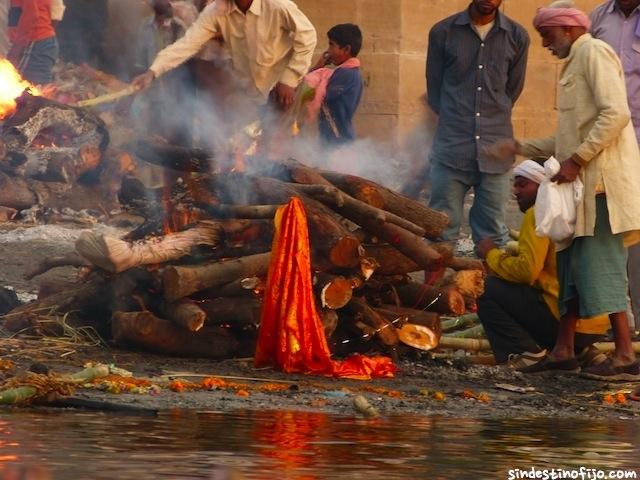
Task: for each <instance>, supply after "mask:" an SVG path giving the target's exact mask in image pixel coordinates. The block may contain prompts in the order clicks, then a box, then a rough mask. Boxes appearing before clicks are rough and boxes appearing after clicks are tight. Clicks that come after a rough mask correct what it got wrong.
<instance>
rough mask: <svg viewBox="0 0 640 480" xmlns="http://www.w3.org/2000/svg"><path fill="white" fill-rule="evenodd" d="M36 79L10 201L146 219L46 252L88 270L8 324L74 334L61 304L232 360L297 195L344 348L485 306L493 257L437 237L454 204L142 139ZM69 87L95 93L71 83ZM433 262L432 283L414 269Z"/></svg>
mask: <svg viewBox="0 0 640 480" xmlns="http://www.w3.org/2000/svg"><path fill="white" fill-rule="evenodd" d="M87 71H88V70H84V71H83V73H84V74H86V72H87ZM93 78H94V80H95V81H97V82H98V83H99V84H100V85H102V86H104V85H105V83H109V82H107V81H106V80H105V79H108V78H109V77H108V76H102V77H101V76H100V75H97V74H93ZM96 79H101V80H96ZM66 85H67V88H69V85H71V86H72V88H73V86H74V82H73V81H72V80H70V79H69V78H67V80H66ZM111 85H112V86H111V87H109V89H110V91H113V90H114V89H117V88H120V87H121V85H119V84H117V81H113V83H111ZM20 86H21V87H23V88H22V89H21V90H20V91H18V92H17V93H16V94H15V95H16V97H17V98H16V103H15V106H12V107H11V108H10V109H8V110H7V112H8V113H7V116H6V119H5V121H4V124H3V126H2V133H1V135H0V141H1V143H0V144H1V145H2V151H1V152H0V154H1V155H0V156H1V157H2V160H1V161H0V170H1V171H0V183H1V186H2V188H0V206H2V207H5V208H8V209H13V211H14V212H18V211H20V210H25V209H28V208H31V207H33V206H34V205H38V206H40V207H46V208H47V209H58V210H60V209H62V208H64V207H70V208H76V209H80V208H94V209H96V210H101V211H111V210H112V209H116V208H119V209H121V210H123V211H126V212H127V213H128V214H130V215H133V216H135V217H137V218H139V219H140V222H139V224H138V226H137V227H136V228H134V229H133V230H131V231H130V232H129V233H128V234H126V235H125V236H123V237H122V238H116V237H111V236H107V235H101V234H97V233H96V232H94V231H86V232H83V233H82V235H81V236H80V238H79V239H78V241H77V242H76V252H73V253H70V254H69V255H68V256H66V257H64V258H50V259H48V260H47V261H46V262H44V263H43V264H42V265H39V266H37V267H36V268H35V270H34V273H33V275H36V274H38V273H41V272H44V271H46V270H48V269H50V268H54V267H57V266H61V265H73V266H75V267H78V269H79V270H78V280H77V282H76V283H75V284H74V285H72V286H60V288H55V287H53V288H52V287H51V286H50V285H49V286H48V288H47V289H46V291H42V292H41V295H40V297H39V298H38V300H37V301H34V302H32V303H29V304H26V305H22V306H20V307H18V308H16V309H15V310H13V311H12V312H11V313H10V314H8V315H6V316H5V317H4V321H3V328H4V329H5V330H8V331H11V332H29V333H31V334H33V333H34V332H38V333H41V334H47V335H51V334H55V333H59V332H60V330H61V328H62V327H61V325H59V324H56V323H55V322H53V323H52V322H51V321H50V319H51V318H52V317H55V316H60V317H64V319H65V322H71V323H72V324H73V325H77V326H86V325H90V326H92V327H94V328H95V329H96V330H98V331H99V332H100V333H101V335H102V336H103V337H104V338H107V339H110V340H111V341H113V342H114V343H116V344H123V345H136V346H139V347H143V348H146V349H150V350H153V351H157V352H162V353H168V354H177V355H189V356H200V357H208V358H216V359H220V358H228V357H233V356H237V355H242V356H247V355H251V354H252V353H253V351H254V348H255V342H256V337H257V327H258V325H259V322H260V313H261V298H262V294H263V291H264V286H265V281H266V275H267V270H268V267H269V261H270V255H271V253H270V251H271V243H272V239H273V235H274V227H273V218H274V215H275V214H276V211H277V209H278V208H279V207H280V206H282V205H284V204H286V203H287V202H289V200H290V199H291V198H292V197H298V198H300V199H301V200H302V203H303V204H304V208H305V211H306V215H307V218H308V223H309V231H310V238H311V248H312V264H313V270H314V272H315V274H314V279H313V283H314V296H315V299H316V302H317V309H318V311H319V313H320V316H321V318H322V321H323V325H324V329H325V334H326V336H327V338H328V339H329V344H330V345H331V347H332V350H333V351H334V352H335V353H338V354H341V355H344V354H348V353H350V352H355V351H360V352H366V351H384V352H388V353H391V354H394V355H395V354H396V353H397V347H398V346H399V343H400V340H402V341H403V346H402V348H409V347H407V346H406V345H414V346H416V347H419V348H423V349H429V348H434V347H435V346H437V344H438V342H439V341H440V337H441V333H442V329H441V322H440V315H442V314H444V315H453V316H460V315H463V314H464V313H465V312H467V311H469V310H473V308H474V305H475V300H476V299H477V297H478V296H479V295H480V294H481V293H482V288H483V270H482V264H481V263H480V262H479V261H476V260H472V259H465V258H457V257H454V256H453V250H452V247H451V246H450V245H447V244H440V243H437V242H435V241H434V240H435V239H437V238H438V237H440V236H441V234H442V232H443V229H444V228H445V227H446V225H447V222H448V219H447V217H446V215H444V214H442V213H440V212H436V211H433V210H431V209H429V208H427V207H425V206H424V205H423V204H421V203H419V202H417V201H414V200H412V199H410V198H408V197H405V196H403V195H401V194H399V193H396V192H394V191H392V190H390V189H388V188H385V187H384V186H382V185H379V184H377V183H375V182H372V181H369V180H367V179H364V178H361V177H356V176H352V175H346V174H342V173H338V172H333V171H323V170H319V169H315V168H311V167H308V166H306V165H304V164H302V163H300V162H298V161H296V160H293V159H283V160H277V161H274V160H272V159H269V160H266V159H262V158H259V157H258V156H257V155H254V156H250V155H248V156H245V157H243V158H242V168H238V166H237V165H235V166H234V167H233V168H229V162H228V161H227V160H226V159H225V160H224V161H218V160H217V159H216V158H214V155H213V154H212V153H211V152H208V151H207V150H203V149H198V148H187V147H182V146H174V145H170V144H167V143H166V142H162V141H160V140H158V139H150V138H142V137H141V138H132V136H131V135H130V134H129V135H127V134H123V132H122V129H120V130H118V124H117V122H109V121H108V117H107V122H105V119H104V116H103V117H102V118H101V117H100V116H98V115H97V114H95V113H93V112H92V111H90V110H88V109H85V108H80V107H77V106H72V105H67V104H65V103H62V102H59V101H56V100H52V99H49V98H46V97H45V96H42V95H38V94H37V93H38V92H35V91H28V90H26V91H24V92H23V90H24V88H26V87H28V85H20ZM75 87H77V84H75ZM109 89H108V90H109ZM78 91H81V89H79V88H78ZM56 95H58V98H60V99H62V100H65V101H72V102H76V101H77V100H78V99H79V95H77V94H75V96H74V94H73V93H70V92H69V91H65V90H64V89H58V90H57V92H56ZM87 96H91V95H87V93H86V92H85V93H83V95H82V98H87ZM67 97H68V98H67ZM114 131H115V132H116V133H115V134H114ZM114 137H117V139H118V140H117V141H115V142H114V141H113V138H114ZM234 155H235V153H234ZM145 162H146V163H150V164H153V165H155V166H159V167H161V168H163V169H165V170H166V171H167V174H166V175H165V185H164V186H161V187H150V186H147V185H145V183H144V182H142V181H141V180H140V179H139V178H137V177H136V165H141V164H144V163H145ZM14 214H15V213H14ZM420 271H425V272H426V277H428V279H429V282H428V283H423V282H421V281H420V282H419V281H416V280H415V276H414V277H412V276H410V275H409V274H411V273H412V272H420ZM44 318H46V319H47V320H46V321H43V319H44Z"/></svg>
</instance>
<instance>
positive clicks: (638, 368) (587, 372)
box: [581, 358, 640, 382]
mask: <svg viewBox="0 0 640 480" xmlns="http://www.w3.org/2000/svg"><path fill="white" fill-rule="evenodd" d="M581 375H582V376H583V377H585V378H591V379H593V380H604V381H605V382H637V381H638V380H640V362H638V361H635V362H633V363H630V364H629V365H618V366H617V365H614V364H613V361H612V360H611V359H610V358H608V359H607V361H606V362H602V363H601V364H599V365H592V366H590V367H586V368H584V369H583V370H582V374H581Z"/></svg>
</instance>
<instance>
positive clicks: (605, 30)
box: [591, 0, 640, 141]
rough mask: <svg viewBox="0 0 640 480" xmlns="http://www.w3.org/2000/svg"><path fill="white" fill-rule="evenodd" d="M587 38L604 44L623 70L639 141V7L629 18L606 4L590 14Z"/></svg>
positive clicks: (608, 3)
mask: <svg viewBox="0 0 640 480" xmlns="http://www.w3.org/2000/svg"><path fill="white" fill-rule="evenodd" d="M591 22H592V25H591V34H592V35H593V36H594V37H595V38H599V39H600V40H603V41H605V42H607V43H608V44H609V45H610V46H611V47H612V48H613V49H614V50H615V51H616V53H617V54H618V56H619V57H620V61H621V62H622V67H623V69H624V77H625V83H626V86H627V99H628V101H629V109H630V110H631V120H632V121H633V126H634V128H635V132H636V137H637V138H638V140H639V141H640V7H638V8H636V9H635V10H634V11H633V12H631V15H629V17H625V16H624V13H622V11H621V10H620V9H619V8H618V7H617V5H616V1H615V0H609V1H607V2H605V3H603V4H602V5H600V6H599V7H597V8H596V9H595V10H594V11H593V12H592V13H591Z"/></svg>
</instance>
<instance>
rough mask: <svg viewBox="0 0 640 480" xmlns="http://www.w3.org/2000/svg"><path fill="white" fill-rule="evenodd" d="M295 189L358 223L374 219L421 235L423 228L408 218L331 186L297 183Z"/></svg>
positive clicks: (423, 232)
mask: <svg viewBox="0 0 640 480" xmlns="http://www.w3.org/2000/svg"><path fill="white" fill-rule="evenodd" d="M296 189H297V190H299V191H301V192H303V193H306V194H308V195H310V196H311V197H314V198H318V199H320V200H322V201H324V202H325V203H329V204H330V206H331V208H333V209H334V210H336V211H337V212H338V213H339V214H341V215H342V216H344V217H345V218H348V219H350V220H352V219H351V216H354V217H356V219H353V220H354V221H355V222H356V223H358V224H360V222H359V220H357V219H361V218H369V219H375V221H376V222H378V223H393V224H395V225H398V226H399V227H402V228H404V229H405V230H408V231H410V232H411V233H414V234H416V235H419V236H421V237H423V236H424V235H425V233H426V232H425V230H424V228H422V227H421V226H419V225H416V224H415V223H413V222H410V221H409V220H407V219H405V218H402V217H400V216H399V215H396V214H394V213H391V212H387V211H385V210H382V209H379V208H376V207H374V206H372V205H369V204H368V203H365V202H362V201H360V200H357V199H355V198H353V197H352V196H350V195H347V194H345V193H344V192H340V190H338V189H337V188H336V187H333V186H321V185H298V186H297V187H296Z"/></svg>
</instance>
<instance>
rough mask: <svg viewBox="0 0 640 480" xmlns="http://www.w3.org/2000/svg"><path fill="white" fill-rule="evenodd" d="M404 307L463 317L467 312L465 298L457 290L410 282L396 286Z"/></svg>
mask: <svg viewBox="0 0 640 480" xmlns="http://www.w3.org/2000/svg"><path fill="white" fill-rule="evenodd" d="M395 290H396V292H397V293H398V297H399V298H400V301H401V302H402V305H404V306H406V307H409V308H415V309H426V310H429V311H432V312H437V313H441V314H453V315H462V314H463V313H464V312H465V311H466V307H465V301H464V297H463V296H462V294H461V293H460V292H458V291H457V290H456V289H455V288H435V287H430V286H428V285H425V284H422V283H419V282H414V281H408V282H406V283H404V284H399V285H395Z"/></svg>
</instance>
